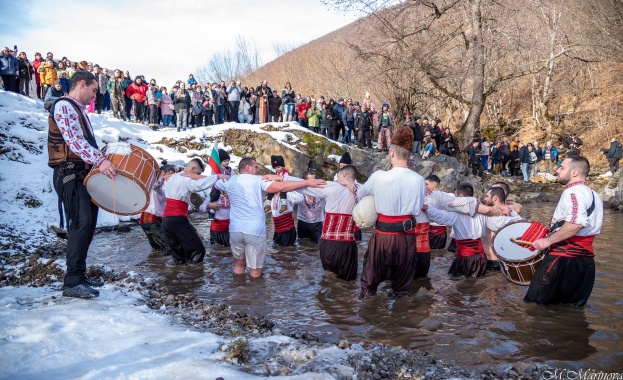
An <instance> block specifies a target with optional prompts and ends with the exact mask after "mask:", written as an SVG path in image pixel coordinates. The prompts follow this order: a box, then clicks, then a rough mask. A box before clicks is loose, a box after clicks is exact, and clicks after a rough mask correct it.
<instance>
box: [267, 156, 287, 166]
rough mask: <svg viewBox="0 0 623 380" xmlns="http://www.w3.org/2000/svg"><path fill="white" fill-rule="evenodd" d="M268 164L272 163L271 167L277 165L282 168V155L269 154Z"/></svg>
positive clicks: (283, 164) (283, 162)
mask: <svg viewBox="0 0 623 380" xmlns="http://www.w3.org/2000/svg"><path fill="white" fill-rule="evenodd" d="M270 164H271V165H272V167H273V169H274V168H276V167H277V166H283V167H284V168H285V167H286V163H285V161H284V160H283V156H270Z"/></svg>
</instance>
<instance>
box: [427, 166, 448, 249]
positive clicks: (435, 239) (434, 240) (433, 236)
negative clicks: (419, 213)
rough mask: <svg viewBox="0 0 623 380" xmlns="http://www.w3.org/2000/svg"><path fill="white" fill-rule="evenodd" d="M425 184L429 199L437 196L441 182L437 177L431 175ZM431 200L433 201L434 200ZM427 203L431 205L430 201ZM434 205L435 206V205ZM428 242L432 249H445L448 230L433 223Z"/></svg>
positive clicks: (430, 227)
mask: <svg viewBox="0 0 623 380" xmlns="http://www.w3.org/2000/svg"><path fill="white" fill-rule="evenodd" d="M424 183H426V193H427V194H429V195H427V198H433V197H434V196H433V194H436V193H434V192H435V191H439V184H440V183H441V180H440V179H439V177H437V176H436V175H434V174H431V175H429V176H428V177H426V178H424ZM430 200H431V201H432V199H430ZM427 203H428V204H430V203H429V202H428V201H427ZM432 204H433V205H434V203H432ZM428 240H429V244H430V249H444V248H445V247H446V241H447V240H448V229H447V228H446V226H442V225H439V224H437V223H434V222H432V223H431V224H430V226H429V228H428Z"/></svg>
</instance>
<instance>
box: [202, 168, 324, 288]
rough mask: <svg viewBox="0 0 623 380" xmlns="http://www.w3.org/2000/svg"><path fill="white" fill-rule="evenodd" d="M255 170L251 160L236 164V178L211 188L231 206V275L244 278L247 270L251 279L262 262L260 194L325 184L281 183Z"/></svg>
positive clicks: (263, 216) (316, 181)
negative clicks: (215, 189) (221, 193)
mask: <svg viewBox="0 0 623 380" xmlns="http://www.w3.org/2000/svg"><path fill="white" fill-rule="evenodd" d="M259 170H260V168H259V166H258V165H257V162H256V161H255V159H254V158H250V157H245V158H243V159H242V160H240V164H239V165H238V171H239V172H240V175H237V176H234V177H232V178H231V179H230V180H229V181H217V182H216V184H215V185H214V187H215V188H217V189H218V190H221V191H225V192H226V193H227V194H228V195H229V200H230V203H231V213H230V224H229V244H230V246H231V252H232V255H233V256H234V274H244V272H245V268H246V267H249V275H250V276H251V277H259V276H261V275H262V267H263V266H264V260H265V258H266V214H265V213H264V194H265V193H267V192H269V193H278V192H288V191H294V190H297V189H300V188H302V187H305V186H310V187H321V186H324V185H325V184H326V182H325V181H323V180H319V179H308V180H305V181H298V182H283V181H281V179H282V177H280V176H279V177H275V176H266V177H265V179H268V180H265V179H263V178H262V177H260V176H259V175H258V173H259Z"/></svg>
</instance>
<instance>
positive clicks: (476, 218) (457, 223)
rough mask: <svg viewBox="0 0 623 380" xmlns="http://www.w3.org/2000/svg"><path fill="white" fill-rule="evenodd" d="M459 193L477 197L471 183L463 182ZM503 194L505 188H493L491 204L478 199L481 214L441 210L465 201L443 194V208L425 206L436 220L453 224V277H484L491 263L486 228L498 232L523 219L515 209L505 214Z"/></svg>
mask: <svg viewBox="0 0 623 380" xmlns="http://www.w3.org/2000/svg"><path fill="white" fill-rule="evenodd" d="M455 194H456V197H457V198H463V199H465V198H469V199H470V200H474V198H473V196H474V188H473V187H472V186H471V185H470V184H467V183H462V184H459V186H457V189H456V192H455ZM503 194H504V191H503V190H502V189H500V188H493V189H490V190H489V191H488V192H487V195H486V198H485V199H486V200H487V201H488V202H489V203H490V204H491V206H486V205H478V204H477V202H475V203H476V205H477V207H475V209H476V210H477V211H478V214H475V215H474V214H472V215H469V214H467V213H459V212H455V211H443V210H441V208H442V207H448V206H449V205H452V204H458V203H459V202H458V201H461V200H462V199H453V198H452V197H441V196H440V197H439V198H438V199H437V206H438V207H439V208H436V207H435V206H432V205H428V204H426V205H425V206H424V208H423V210H424V211H425V212H426V215H427V216H428V218H429V219H430V220H431V221H432V222H435V223H438V224H443V225H451V226H452V228H453V232H454V238H455V241H456V246H457V251H456V258H455V259H454V261H453V262H452V265H451V266H450V269H449V271H448V274H450V275H451V276H452V277H453V278H456V277H459V276H465V277H482V276H484V275H485V272H486V265H487V262H486V256H485V250H484V247H483V244H482V240H481V238H482V236H483V234H484V233H485V231H486V229H487V228H488V229H490V230H493V231H497V230H498V229H500V228H502V227H503V226H504V225H506V224H508V223H509V222H510V221H512V220H516V219H518V218H519V216H518V215H517V214H516V213H515V212H514V211H512V210H508V213H509V215H507V216H505V215H501V214H502V207H503V206H504V203H503V202H502V201H501V199H503ZM444 199H446V200H449V202H444ZM444 203H445V204H444ZM470 203H474V202H470ZM485 214H487V215H485Z"/></svg>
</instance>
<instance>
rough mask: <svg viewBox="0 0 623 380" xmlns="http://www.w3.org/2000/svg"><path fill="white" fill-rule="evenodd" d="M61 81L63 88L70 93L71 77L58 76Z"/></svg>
mask: <svg viewBox="0 0 623 380" xmlns="http://www.w3.org/2000/svg"><path fill="white" fill-rule="evenodd" d="M58 80H60V81H61V90H63V91H65V92H66V93H69V88H70V87H71V80H70V79H69V78H58Z"/></svg>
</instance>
